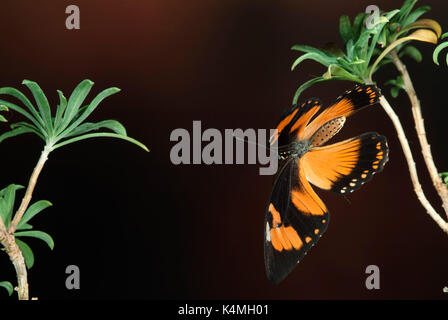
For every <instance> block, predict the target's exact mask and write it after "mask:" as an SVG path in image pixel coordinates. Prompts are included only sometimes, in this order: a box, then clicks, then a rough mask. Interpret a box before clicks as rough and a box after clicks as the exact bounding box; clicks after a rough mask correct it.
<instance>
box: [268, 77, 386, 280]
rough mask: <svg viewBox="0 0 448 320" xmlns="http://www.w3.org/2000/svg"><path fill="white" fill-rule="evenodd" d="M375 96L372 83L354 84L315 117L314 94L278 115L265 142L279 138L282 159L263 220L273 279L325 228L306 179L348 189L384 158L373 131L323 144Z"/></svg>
mask: <svg viewBox="0 0 448 320" xmlns="http://www.w3.org/2000/svg"><path fill="white" fill-rule="evenodd" d="M379 96H380V92H379V90H378V89H377V88H376V87H374V86H368V85H357V86H355V87H354V88H353V89H352V90H349V91H347V92H345V93H344V94H343V95H342V96H340V97H339V98H338V99H337V100H336V102H335V103H334V104H333V105H332V106H330V107H328V108H326V109H324V110H323V111H322V112H320V113H319V114H318V115H317V116H316V114H317V113H318V111H320V109H321V103H320V101H319V100H318V99H308V100H307V101H306V102H304V103H303V104H301V105H300V106H293V107H292V108H290V109H289V110H287V111H285V112H284V113H283V114H282V116H281V119H280V121H279V124H278V125H277V133H276V134H275V135H274V136H272V137H271V140H270V142H271V145H272V144H273V143H274V142H277V143H278V145H279V148H278V154H279V159H280V160H283V162H284V164H283V165H282V166H281V167H280V170H279V172H278V174H277V177H276V180H275V182H274V186H273V188H272V192H271V195H270V199H269V202H268V205H267V208H266V215H265V223H264V225H265V233H264V238H265V246H264V248H265V250H264V252H265V254H264V256H265V267H266V274H267V277H268V279H269V280H270V281H271V282H272V283H274V284H277V283H279V282H280V281H282V280H283V279H284V278H285V277H286V276H287V275H288V274H289V273H290V272H291V271H292V270H293V269H294V267H295V266H296V264H297V263H298V262H299V261H301V259H302V258H303V257H304V256H305V255H306V253H307V252H308V251H309V249H310V248H311V247H312V246H313V245H314V244H315V243H316V242H317V241H318V240H319V239H320V237H321V236H322V234H323V233H324V232H325V231H326V229H327V227H328V223H329V220H330V215H329V212H328V209H327V208H326V206H325V204H324V203H323V201H322V200H321V199H320V198H319V196H318V195H317V194H316V193H315V192H314V190H313V188H312V187H311V184H313V185H315V186H317V187H319V188H320V189H324V190H330V191H334V192H337V193H340V194H349V193H351V192H353V191H355V190H357V189H359V188H360V187H361V186H362V185H363V184H364V183H366V182H367V181H369V180H370V179H371V178H372V177H373V175H374V174H375V173H377V172H379V171H381V170H382V169H383V167H384V165H385V163H386V162H387V161H388V146H387V141H386V138H385V137H383V136H380V135H378V134H377V133H373V132H370V133H365V134H362V135H360V136H358V137H355V138H351V139H347V140H344V141H341V142H338V143H335V144H332V145H326V146H325V145H324V144H325V143H326V142H327V141H328V140H329V139H331V138H332V137H333V136H334V135H336V134H337V133H338V132H339V130H340V129H341V128H342V127H343V126H344V124H345V121H346V117H348V116H349V115H351V114H353V113H355V112H356V111H358V110H359V109H361V108H363V107H366V106H368V105H371V104H373V103H376V102H377V101H378V98H379Z"/></svg>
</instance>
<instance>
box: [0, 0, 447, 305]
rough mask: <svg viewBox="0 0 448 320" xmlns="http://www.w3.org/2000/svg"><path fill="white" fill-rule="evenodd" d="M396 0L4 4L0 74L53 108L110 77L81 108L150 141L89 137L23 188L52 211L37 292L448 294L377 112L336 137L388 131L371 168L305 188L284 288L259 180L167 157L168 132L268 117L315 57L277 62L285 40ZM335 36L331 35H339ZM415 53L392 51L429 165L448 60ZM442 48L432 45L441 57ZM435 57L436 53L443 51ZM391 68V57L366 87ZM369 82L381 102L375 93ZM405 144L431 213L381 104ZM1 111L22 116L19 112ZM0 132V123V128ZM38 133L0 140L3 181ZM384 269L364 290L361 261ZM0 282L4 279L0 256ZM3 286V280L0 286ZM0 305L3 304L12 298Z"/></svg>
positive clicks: (314, 38) (314, 33) (270, 122)
mask: <svg viewBox="0 0 448 320" xmlns="http://www.w3.org/2000/svg"><path fill="white" fill-rule="evenodd" d="M401 3H402V1H401V0H400V1H374V2H372V1H356V2H354V1H348V0H344V1H311V2H310V1H292V0H289V1H288V0H276V1H271V0H253V1H250V0H246V1H242V0H239V1H236V0H225V1H224V0H222V1H217V0H213V1H210V0H202V1H199V0H196V1H173V0H163V1H162V0H150V1H143V0H142V1H136V0H132V1H119V0H110V1H87V0H85V1H56V0H52V1H49V0H47V1H44V0H39V1H25V0H20V1H18V0H3V1H2V3H1V8H0V9H1V10H0V30H1V41H0V49H1V50H0V63H1V68H0V85H1V86H14V87H17V88H20V89H21V90H22V91H23V92H26V94H27V95H28V96H30V94H29V92H28V91H27V89H26V87H24V86H22V85H21V81H22V80H23V79H30V80H34V81H37V82H38V83H39V84H40V85H41V87H42V88H43V90H44V92H45V93H46V94H47V96H48V98H49V100H50V103H51V104H52V106H53V107H54V106H55V105H56V104H57V101H58V98H57V93H56V90H57V89H61V90H62V91H63V92H64V93H65V94H66V96H69V95H70V93H71V91H72V90H73V88H74V87H75V86H76V84H78V83H79V82H80V81H81V80H83V79H85V78H88V79H91V80H93V81H94V82H95V83H96V85H95V87H94V89H93V90H92V94H91V95H90V96H89V97H90V99H91V98H92V97H93V96H94V94H96V93H98V92H100V91H101V90H103V89H105V88H107V87H111V86H117V87H119V88H121V89H122V92H120V93H119V94H117V95H114V96H112V97H110V98H108V99H107V100H105V101H104V102H103V103H102V104H101V106H100V108H99V109H98V110H97V112H96V113H94V114H93V116H92V117H91V119H90V120H92V121H98V120H103V119H110V118H112V119H118V120H120V121H121V122H122V123H123V124H124V125H125V126H126V128H127V129H128V134H129V135H130V136H132V137H135V138H137V139H139V140H140V141H142V142H143V143H145V144H146V145H148V146H149V148H150V149H151V152H150V153H145V152H143V151H142V150H140V149H138V148H136V147H135V146H134V145H131V144H129V143H125V142H123V141H119V140H108V139H103V140H100V139H98V140H88V141H84V142H80V143H76V144H73V145H70V146H68V147H65V148H62V149H58V150H57V151H55V152H53V153H52V154H51V155H50V159H49V161H48V162H47V165H46V166H45V168H44V171H43V172H42V175H41V177H40V179H39V181H38V184H37V189H36V191H35V194H34V197H33V199H34V200H38V199H48V200H50V201H51V202H52V203H53V204H54V206H53V207H51V208H49V209H47V210H46V211H45V212H43V213H41V214H40V215H39V216H37V217H36V218H34V220H33V223H32V224H33V225H34V226H35V228H36V229H39V230H43V231H46V232H48V233H50V234H51V235H52V236H53V238H54V240H55V249H54V251H51V250H49V248H48V247H47V246H46V245H45V244H44V243H43V242H42V241H40V240H29V241H28V243H29V244H30V245H31V247H32V248H33V250H34V253H35V255H36V261H35V266H34V267H33V268H32V269H31V270H30V271H29V283H30V293H31V296H33V297H34V296H37V297H39V299H77V298H83V299H98V298H99V299H106V298H140V299H142V298H143V299H168V298H171V299H172V298H175V299H407V298H410V299H446V298H447V296H448V295H447V294H443V293H442V288H443V287H444V286H448V258H447V252H448V239H447V235H446V234H444V233H443V232H442V231H441V230H440V229H439V228H438V226H437V225H436V224H435V222H434V221H433V220H432V219H431V218H430V217H429V216H428V215H427V214H426V212H425V210H424V209H423V208H422V207H421V205H420V203H419V202H418V200H417V198H416V196H415V194H414V193H413V187H412V185H411V182H410V178H409V175H408V171H407V165H406V162H405V159H404V157H403V154H402V152H401V146H400V144H399V143H398V140H397V137H396V135H395V131H394V128H393V126H392V124H391V121H390V120H389V118H388V117H387V116H386V114H385V113H384V112H383V110H382V109H381V107H380V106H379V105H378V106H375V107H372V108H370V109H368V110H366V111H363V112H361V113H359V114H357V115H356V116H354V117H352V118H350V119H349V121H348V122H347V123H346V126H345V128H344V130H343V131H342V132H341V133H340V134H339V135H338V137H337V138H335V140H340V139H344V138H348V137H351V136H354V135H358V134H361V133H363V132H367V131H378V132H380V133H381V134H384V135H386V136H387V137H388V140H389V146H390V161H389V163H388V164H387V165H386V167H385V169H384V171H383V173H381V174H378V175H377V176H375V179H373V181H372V182H370V183H369V184H367V185H365V186H364V187H363V188H362V189H361V190H359V191H357V192H356V193H354V194H353V195H350V196H349V197H347V198H346V199H347V200H346V199H345V198H344V197H341V196H340V195H336V194H331V193H325V192H320V191H318V192H319V194H320V195H321V197H322V198H323V200H324V201H325V203H326V204H327V206H328V208H329V210H330V212H331V215H332V216H331V223H330V226H329V228H328V230H327V232H326V234H325V235H324V236H323V237H322V239H321V240H320V241H319V243H318V244H317V245H316V246H315V247H314V248H313V249H312V250H311V251H310V253H309V254H308V255H307V257H306V259H304V261H303V262H301V263H300V264H299V265H298V266H297V267H296V269H295V270H294V271H293V273H292V274H291V275H290V276H289V277H288V278H287V279H286V280H285V281H284V282H282V283H281V284H280V285H278V286H272V285H271V284H270V283H269V282H268V281H267V279H266V277H265V273H264V272H265V271H264V261H263V221H264V214H265V206H266V202H267V200H268V197H269V193H270V189H271V186H272V181H273V177H270V176H260V175H259V174H258V166H256V165H212V166H206V165H183V166H175V165H173V164H171V162H170V158H169V151H170V148H171V147H172V146H173V145H174V143H172V142H170V140H169V137H170V133H171V131H172V130H174V129H176V128H186V129H187V130H189V131H191V130H192V121H193V120H201V121H202V126H203V130H204V129H205V128H218V129H220V130H224V129H225V128H244V129H246V128H272V127H274V126H275V122H276V120H277V119H278V117H279V115H280V113H281V112H282V110H283V109H284V108H286V107H287V106H289V105H290V103H291V100H292V96H293V94H294V92H295V89H296V88H297V87H298V86H299V85H300V84H302V83H303V82H305V81H306V80H308V79H310V78H311V77H313V76H317V75H320V74H322V73H323V72H324V71H325V70H324V68H323V67H322V66H320V65H317V64H314V63H312V62H307V63H304V64H303V65H301V66H300V68H299V69H298V70H297V71H295V72H290V66H291V64H292V62H293V61H294V58H295V57H297V56H298V53H297V52H292V51H290V47H291V46H292V45H294V44H308V45H313V46H322V45H324V44H325V43H326V42H328V41H334V40H337V39H339V37H338V21H339V16H340V15H342V14H348V15H350V17H351V18H353V17H354V15H355V14H356V13H358V12H361V11H364V10H365V8H366V6H367V5H369V4H376V5H378V6H379V7H380V8H381V9H384V10H387V11H389V10H392V9H395V8H398V7H400V6H401ZM70 4H76V5H78V6H79V7H80V10H81V30H77V31H70V30H67V29H66V28H65V19H66V17H67V15H66V14H65V8H66V6H67V5H70ZM419 4H420V5H423V4H430V5H432V7H433V10H432V11H431V12H430V13H429V14H427V15H426V16H425V17H431V18H434V19H436V20H438V21H440V22H441V24H442V26H443V27H445V28H446V27H447V23H448V14H447V12H448V3H447V2H446V1H420V2H419ZM338 41H339V40H338ZM417 46H418V47H419V48H421V49H422V51H423V54H424V61H423V62H422V63H420V64H416V63H415V62H413V61H411V60H409V59H405V60H404V61H405V63H406V64H407V65H408V68H409V69H410V72H411V75H412V77H413V80H414V83H415V87H416V89H417V91H418V94H419V97H420V99H421V101H422V106H423V115H424V118H425V123H426V128H427V131H428V139H429V141H430V143H431V145H432V150H433V153H434V158H435V161H436V164H437V165H438V167H439V169H440V171H443V170H447V169H448V165H447V163H448V152H447V151H446V129H445V121H446V120H445V119H444V117H443V115H445V114H446V110H445V109H446V107H447V106H446V84H445V79H446V76H447V67H446V65H444V63H442V64H441V66H440V67H437V66H436V65H435V64H434V63H433V62H432V59H431V55H432V51H433V46H432V45H429V44H417ZM443 54H445V52H444V53H443ZM440 60H441V61H443V62H444V60H445V59H444V57H443V58H441V59H440ZM395 74H396V71H395V70H394V68H393V67H392V66H391V67H389V68H388V70H385V71H383V72H382V73H381V74H378V75H377V77H376V79H377V80H378V81H379V83H380V84H381V83H384V82H383V81H384V80H385V79H387V78H388V77H391V76H393V75H395ZM352 85H353V84H351V83H348V82H328V83H324V84H319V85H317V86H315V87H313V88H311V89H309V90H308V91H306V92H305V93H304V96H302V98H305V97H311V96H316V97H319V98H321V99H322V100H323V102H324V104H329V103H331V102H332V101H333V100H334V99H335V98H336V97H337V96H338V95H339V94H340V93H342V92H343V91H344V90H346V89H348V88H350V87H351V86H352ZM383 92H384V93H386V96H387V97H388V98H390V96H389V94H388V88H385V87H384V88H383ZM390 99H391V100H390V101H391V103H392V104H393V106H394V108H395V110H396V111H397V112H398V114H399V116H400V118H401V120H402V122H403V123H404V126H405V130H406V132H407V135H408V138H409V140H410V143H411V147H412V148H413V151H414V154H415V158H416V162H417V166H418V168H419V176H420V179H421V182H422V185H423V188H424V190H425V191H426V195H427V196H428V198H429V200H430V201H431V202H432V203H433V205H434V206H435V208H436V209H437V210H438V211H439V212H440V213H442V209H441V206H440V203H441V202H440V200H439V198H438V197H437V195H436V194H435V192H434V190H433V188H432V184H431V181H430V180H429V178H428V176H427V172H426V168H425V167H424V163H423V160H422V157H421V154H420V152H419V150H420V149H419V144H418V140H417V137H416V134H415V130H414V127H413V122H412V116H411V112H410V104H409V101H408V99H407V97H406V95H405V94H403V92H402V93H401V94H400V96H399V98H398V99H392V98H390ZM8 117H9V121H10V122H15V121H20V120H21V117H20V116H19V115H17V114H13V113H10V114H9V115H8ZM4 130H7V126H6V125H4V124H0V131H4ZM42 147H43V145H42V142H41V141H40V140H39V139H38V138H37V137H34V136H31V135H30V136H26V135H24V136H21V137H17V138H15V139H10V140H7V141H5V142H4V143H2V144H1V173H0V175H1V176H0V177H1V187H4V186H6V185H8V184H10V183H17V184H22V185H25V184H26V183H27V181H28V178H29V175H30V174H31V171H32V168H33V167H34V165H35V163H36V162H37V159H38V157H39V154H40V150H41V149H42ZM70 264H75V265H78V266H79V267H80V270H81V289H80V290H73V291H69V290H67V289H66V288H65V279H66V276H67V275H66V274H65V268H66V266H68V265H70ZM371 264H375V265H378V266H379V267H380V270H381V289H380V290H372V291H369V290H367V289H366V288H365V284H364V282H365V279H366V277H367V275H366V274H365V269H366V267H367V266H368V265H371ZM0 275H1V276H0V280H10V281H14V283H15V274H14V271H13V267H12V265H11V264H10V263H9V261H8V257H7V256H6V255H5V254H2V255H1V256H0ZM0 296H1V297H2V299H3V298H5V297H6V294H4V292H1V295H0ZM10 299H15V297H14V298H10Z"/></svg>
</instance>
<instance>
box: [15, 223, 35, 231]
mask: <svg viewBox="0 0 448 320" xmlns="http://www.w3.org/2000/svg"><path fill="white" fill-rule="evenodd" d="M30 229H33V226H32V225H30V224H28V223H24V224H23V225H21V226H20V228H19V227H17V229H16V230H30Z"/></svg>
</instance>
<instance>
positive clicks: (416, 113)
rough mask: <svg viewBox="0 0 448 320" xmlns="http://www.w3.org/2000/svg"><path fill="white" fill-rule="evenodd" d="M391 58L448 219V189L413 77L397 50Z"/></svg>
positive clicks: (430, 173) (426, 162) (391, 54)
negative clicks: (433, 152) (440, 173)
mask: <svg viewBox="0 0 448 320" xmlns="http://www.w3.org/2000/svg"><path fill="white" fill-rule="evenodd" d="M390 57H391V58H392V61H393V63H394V64H395V66H396V67H397V69H398V71H399V72H400V74H401V76H402V77H403V81H404V85H405V91H406V93H407V94H408V96H409V100H410V101H411V105H412V115H413V117H414V122H415V130H416V131H417V136H418V139H419V141H420V146H421V149H422V154H423V159H424V160H425V164H426V167H427V168H428V172H429V175H430V177H431V180H432V183H433V185H434V188H435V189H436V191H437V193H438V194H439V196H440V198H441V199H442V203H443V209H444V210H445V213H446V214H447V217H448V188H447V187H446V185H445V184H444V183H443V181H442V179H441V177H440V176H439V171H438V170H437V167H436V165H435V164H434V159H433V157H432V153H431V146H430V145H429V143H428V139H427V137H426V131H425V125H424V121H423V117H422V110H421V105H420V101H419V100H418V97H417V94H416V92H415V89H414V85H413V84H412V81H411V77H410V76H409V72H408V70H407V68H406V66H405V65H404V64H403V62H401V60H400V58H399V57H398V54H397V52H396V51H395V50H393V51H392V52H391V53H390Z"/></svg>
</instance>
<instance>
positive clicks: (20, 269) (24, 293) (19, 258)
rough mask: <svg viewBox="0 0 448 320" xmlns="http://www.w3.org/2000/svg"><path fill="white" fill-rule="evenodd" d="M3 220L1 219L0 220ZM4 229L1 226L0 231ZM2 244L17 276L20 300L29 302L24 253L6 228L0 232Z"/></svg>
mask: <svg viewBox="0 0 448 320" xmlns="http://www.w3.org/2000/svg"><path fill="white" fill-rule="evenodd" d="M0 220H1V219H0ZM1 224H3V227H4V226H5V225H4V223H3V221H2V222H1ZM1 228H2V227H1V226H0V229H1ZM0 243H1V244H2V245H3V246H4V247H5V251H6V253H7V254H8V256H9V258H10V259H11V262H12V264H13V265H14V269H15V270H16V274H17V293H18V296H19V300H28V299H29V294H28V280H27V271H26V265H25V259H24V258H23V255H22V251H20V249H19V247H18V246H17V243H16V242H15V240H14V235H13V234H10V233H8V232H7V231H6V228H3V230H0Z"/></svg>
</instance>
